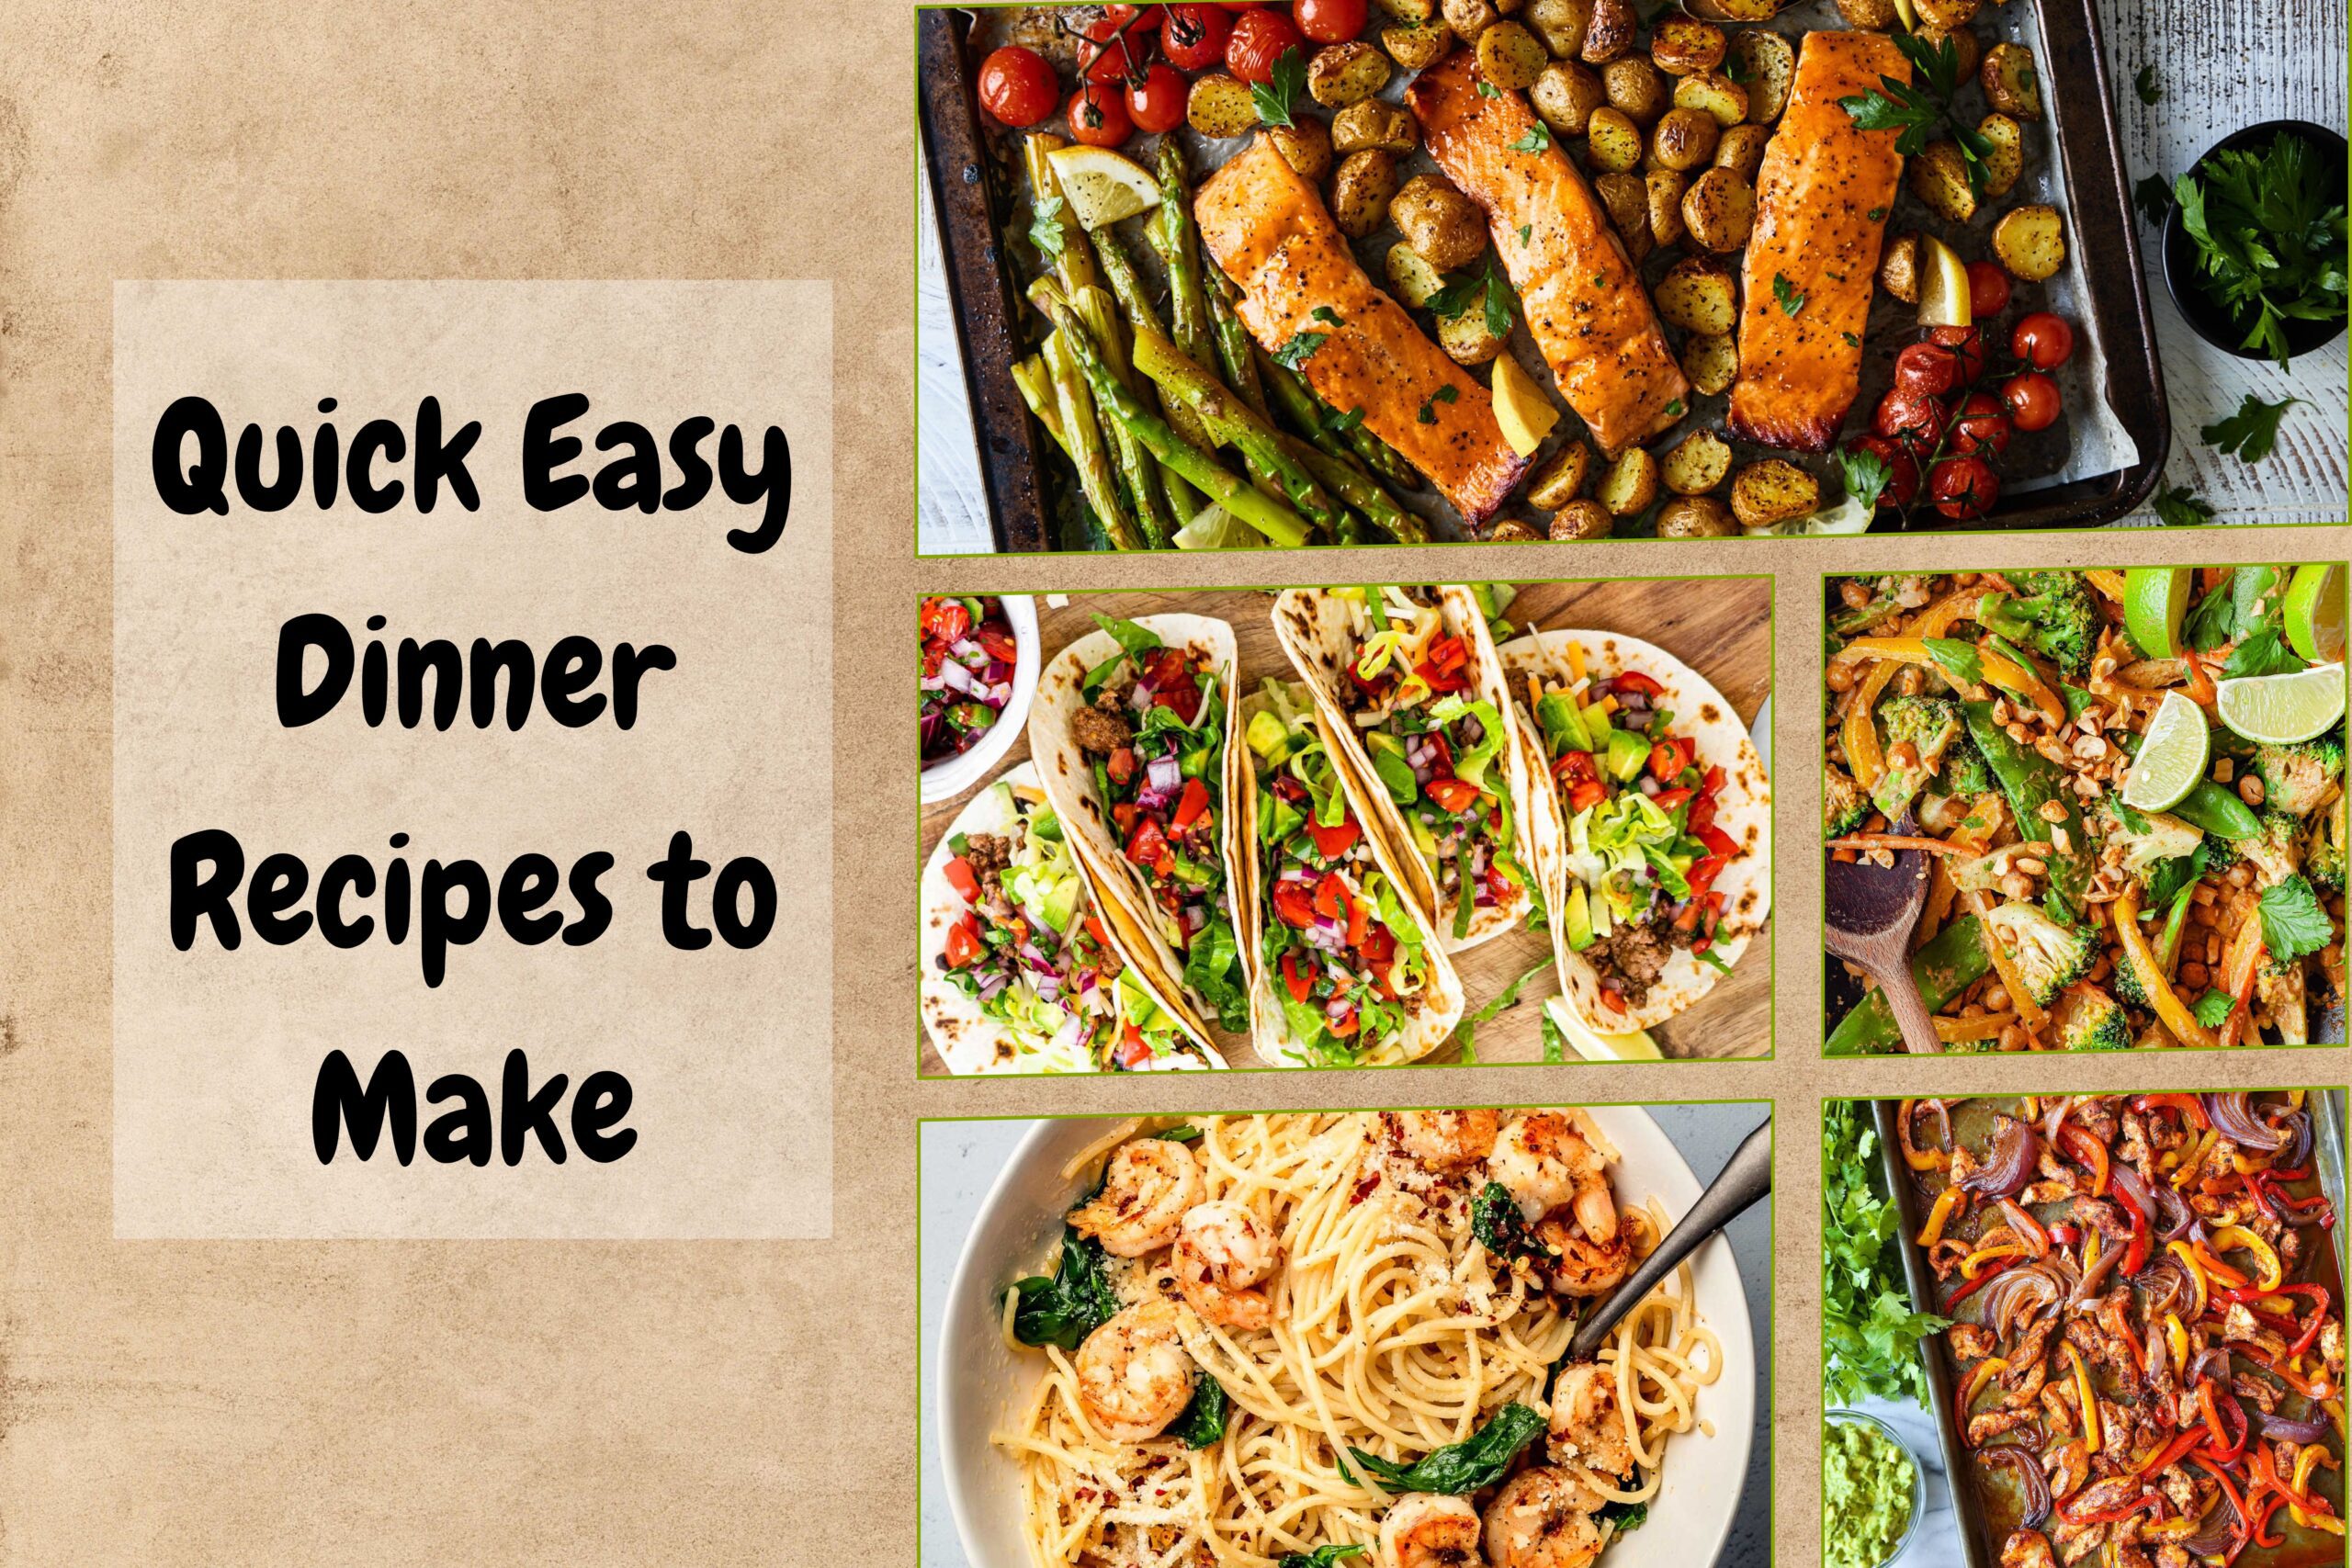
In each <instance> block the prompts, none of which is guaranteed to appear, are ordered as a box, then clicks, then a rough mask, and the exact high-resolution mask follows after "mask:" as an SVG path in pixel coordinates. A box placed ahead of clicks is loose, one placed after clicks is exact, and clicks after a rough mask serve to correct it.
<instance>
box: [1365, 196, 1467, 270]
mask: <svg viewBox="0 0 2352 1568" xmlns="http://www.w3.org/2000/svg"><path fill="white" fill-rule="evenodd" d="M1388 216H1389V217H1390V218H1391V219H1392V220H1395V221H1396V224H1397V231H1398V232H1399V233H1401V234H1403V235H1404V236H1405V243H1407V244H1408V245H1410V246H1412V247H1413V249H1415V250H1416V251H1419V253H1420V254H1421V259H1422V260H1423V261H1426V262H1428V263H1429V264H1430V265H1431V266H1433V267H1435V268H1437V269H1438V271H1440V272H1452V271H1453V270H1454V269H1455V268H1456V267H1464V266H1468V265H1470V264H1471V263H1472V262H1474V261H1476V260H1477V259H1478V253H1479V252H1481V251H1483V250H1485V249H1486V248H1487V215H1486V213H1485V212H1484V211H1483V210H1482V209H1480V208H1479V206H1478V204H1477V203H1476V202H1474V201H1472V200H1471V199H1470V198H1469V197H1466V196H1464V195H1463V194H1462V193H1461V192H1460V191H1458V190H1456V189H1454V187H1453V182H1452V181H1450V180H1448V179H1447V178H1446V177H1445V176H1444V175H1414V176H1413V177H1412V178H1411V179H1409V180H1407V181H1406V182H1405V188H1404V189H1402V190H1400V191H1398V192H1397V197H1396V199H1395V200H1393V201H1391V202H1390V203H1389V204H1388Z"/></svg>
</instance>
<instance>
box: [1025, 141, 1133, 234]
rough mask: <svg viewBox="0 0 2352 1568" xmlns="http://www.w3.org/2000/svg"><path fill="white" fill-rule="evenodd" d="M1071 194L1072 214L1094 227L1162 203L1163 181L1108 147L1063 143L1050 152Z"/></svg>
mask: <svg viewBox="0 0 2352 1568" xmlns="http://www.w3.org/2000/svg"><path fill="white" fill-rule="evenodd" d="M1046 162H1047V163H1049V164H1053V166H1054V177H1055V178H1056V179H1057V180H1059V181H1061V183H1062V194H1063V195H1064V196H1066V197H1069V210H1070V216H1071V217H1073V218H1076V219H1077V220H1078V225H1079V227H1080V228H1081V229H1085V230H1087V231H1093V230H1096V229H1100V228H1101V227H1103V225H1104V224H1105V223H1116V222H1117V221H1118V220H1120V219H1122V218H1133V217H1134V216H1135V215H1136V213H1138V212H1148V211H1150V210H1151V209H1153V208H1155V207H1158V206H1159V181H1158V180H1156V179H1154V178H1153V177H1152V175H1151V172H1150V171H1149V170H1148V169H1146V168H1145V167H1144V166H1143V165H1142V164H1138V163H1136V161H1135V160H1134V159H1133V158H1130V157H1128V156H1126V155H1125V153H1123V152H1113V151H1112V150H1111V149H1110V148H1108V147H1060V148H1057V149H1055V150H1054V151H1053V152H1048V153H1046Z"/></svg>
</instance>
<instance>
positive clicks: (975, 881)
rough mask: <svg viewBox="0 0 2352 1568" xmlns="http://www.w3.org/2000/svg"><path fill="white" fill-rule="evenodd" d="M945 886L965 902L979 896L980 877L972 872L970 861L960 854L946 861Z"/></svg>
mask: <svg viewBox="0 0 2352 1568" xmlns="http://www.w3.org/2000/svg"><path fill="white" fill-rule="evenodd" d="M947 886H950V887H953V888H954V889H956V896H957V897H960V898H962V899H964V900H965V901H966V902H967V903H968V902H970V901H971V900H972V899H974V898H977V897H979V896H980V879H979V878H978V877H977V876H975V875H973V874H972V863H971V862H970V861H967V860H966V859H965V858H964V857H963V856H962V855H957V856H956V858H955V859H953V860H951V861H949V862H948V863H947Z"/></svg>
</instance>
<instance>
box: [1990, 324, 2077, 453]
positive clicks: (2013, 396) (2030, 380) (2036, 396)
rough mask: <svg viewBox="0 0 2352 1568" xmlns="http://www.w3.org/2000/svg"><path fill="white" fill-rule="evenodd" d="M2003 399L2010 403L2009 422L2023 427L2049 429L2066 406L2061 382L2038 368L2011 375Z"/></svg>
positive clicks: (2056, 421) (2002, 393)
mask: <svg viewBox="0 0 2352 1568" xmlns="http://www.w3.org/2000/svg"><path fill="white" fill-rule="evenodd" d="M2051 319H2052V321H2055V320H2056V319H2057V318H2056V317H2054V316H2053V317H2052V318H2051ZM2001 400H2002V401H2003V402H2005V403H2007V404H2008V405H2009V423H2012V424H2014V425H2016V426H2017V427H2018V429H2019V430H2047V429H2049V428H2050V427H2051V426H2052V425H2053V424H2055V423H2058V412H2059V410H2060V409H2061V408H2062V407H2064V400H2063V399H2062V398H2060V397H2059V395H2058V383H2057V382H2055V381H2053V380H2052V379H2051V378H2049V377H2047V376H2044V375H2042V374H2041V372H2040V371H2038V370H2028V371H2026V372H2024V373H2023V374H2021V375H2017V376H2012V377H2010V378H2009V380H2008V384H2007V386H2005V387H2003V388H2002V389H2001Z"/></svg>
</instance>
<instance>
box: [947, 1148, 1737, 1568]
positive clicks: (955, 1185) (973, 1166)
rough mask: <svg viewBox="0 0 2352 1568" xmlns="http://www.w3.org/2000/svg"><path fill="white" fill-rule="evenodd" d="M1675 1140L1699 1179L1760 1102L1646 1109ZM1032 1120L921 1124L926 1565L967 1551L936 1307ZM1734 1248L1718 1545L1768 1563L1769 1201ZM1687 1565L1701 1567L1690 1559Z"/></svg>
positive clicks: (956, 1561)
mask: <svg viewBox="0 0 2352 1568" xmlns="http://www.w3.org/2000/svg"><path fill="white" fill-rule="evenodd" d="M1645 1109H1646V1110H1647V1111H1649V1113H1650V1115H1651V1116H1652V1117H1653V1118H1654V1119H1655V1120H1656V1121H1657V1124H1658V1126H1659V1127H1660V1128H1661V1129H1662V1130H1663V1131H1664V1132H1665V1133H1666V1134H1667V1136H1668V1137H1669V1138H1671V1139H1673V1140H1674V1145H1675V1147H1676V1148H1677V1149H1678V1150H1679V1151H1680V1152H1681V1155H1682V1157H1683V1158H1684V1159H1685V1160H1687V1161H1689V1162H1690V1165H1691V1173H1692V1174H1693V1175H1695V1176H1697V1177H1698V1179H1699V1180H1700V1183H1701V1184H1702V1186H1703V1185H1704V1184H1705V1183H1707V1182H1709V1181H1712V1180H1713V1179H1714V1177H1715V1173H1716V1172H1717V1171H1720V1170H1721V1169H1722V1168H1723V1167H1724V1161H1725V1160H1727V1159H1729V1158H1730V1157H1731V1154H1732V1151H1733V1150H1734V1149H1736V1148H1737V1147H1738V1146H1739V1143H1740V1140H1741V1139H1742V1138H1745V1137H1746V1136H1747V1134H1748V1131H1749V1130H1750V1129H1751V1128H1753V1127H1754V1126H1755V1125H1756V1124H1757V1122H1758V1120H1759V1118H1760V1115H1761V1112H1762V1111H1763V1107H1762V1106H1760V1105H1757V1104H1751V1103H1739V1104H1730V1105H1653V1106H1649V1107H1646V1108H1645ZM1030 1126H1031V1123H1030V1122H970V1121H949V1122H924V1123H923V1124H922V1200H921V1203H922V1420H923V1436H922V1568H964V1563H965V1557H964V1551H963V1547H962V1545H961V1543H960V1542H959V1541H958V1540H956V1520H955V1517H954V1515H953V1514H952V1513H951V1512H950V1511H949V1509H948V1506H947V1494H946V1489H945V1485H944V1482H943V1481H942V1480H941V1477H940V1470H939V1443H938V1434H937V1432H936V1431H935V1430H934V1427H935V1424H936V1413H935V1408H934V1406H933V1399H932V1390H933V1387H934V1386H935V1385H934V1381H933V1376H932V1361H933V1356H934V1355H935V1354H936V1352H937V1347H938V1340H939V1306H940V1303H941V1301H942V1299H943V1298H944V1296H945V1294H946V1291H947V1284H948V1280H949V1279H950V1278H951V1277H952V1276H953V1275H954V1273H955V1270H956V1255H957V1253H958V1252H959V1251H960V1250H961V1248H962V1247H963V1242H964V1236H965V1234H966V1233H967V1231H968V1230H969V1229H970V1228H971V1224H972V1219H973V1216H974V1215H975V1214H976V1213H978V1210H979V1206H980V1201H981V1200H982V1199H983V1198H985V1197H986V1196H987V1195H988V1190H989V1183H991V1182H992V1181H994V1180H995V1179H996V1174H997V1172H998V1171H999V1170H1000V1169H1001V1168H1003V1165H1004V1162H1005V1160H1006V1159H1007V1158H1009V1157H1010V1156H1011V1155H1012V1149H1013V1145H1016V1144H1018V1143H1019V1142H1020V1141H1021V1138H1022V1136H1023V1134H1025V1133H1027V1131H1028V1130H1029V1128H1030ZM1724 1235H1725V1236H1726V1237H1728V1238H1729V1240H1730V1242H1731V1249H1732V1255H1733V1256H1734V1257H1735V1258H1737V1259H1738V1261H1739V1274H1740V1283H1741V1285H1742V1287H1743V1288H1744V1289H1745V1291H1746V1292H1747V1312H1748V1317H1749V1319H1750V1321H1751V1322H1752V1323H1753V1325H1754V1326H1755V1331H1756V1345H1757V1351H1758V1357H1759V1361H1758V1366H1757V1367H1756V1369H1755V1376H1756V1408H1757V1410H1758V1413H1759V1415H1758V1431H1757V1433H1756V1441H1755V1445H1754V1447H1753V1448H1752V1450H1750V1452H1749V1455H1748V1461H1747V1475H1746V1476H1745V1477H1743V1478H1742V1487H1743V1490H1742V1491H1741V1493H1740V1498H1739V1512H1738V1515H1737V1517H1736V1518H1735V1519H1734V1520H1733V1521H1732V1529H1731V1535H1730V1538H1729V1539H1728V1540H1726V1541H1725V1542H1724V1553H1723V1556H1722V1557H1721V1558H1719V1559H1717V1562H1719V1563H1720V1564H1721V1565H1722V1568H1769V1565H1770V1562H1771V1473H1772V1472H1771V1457H1770V1455H1771V1427H1770V1416H1769V1415H1766V1414H1763V1413H1766V1412H1769V1411H1770V1409H1771V1389H1772V1371H1771V1365H1770V1358H1771V1346H1772V1317H1771V1314H1772V1302H1771V1293H1772V1285H1771V1262H1772V1241H1771V1220H1770V1205H1769V1204H1758V1205H1757V1206H1756V1207H1755V1208H1753V1209H1750V1210H1749V1211H1748V1212H1747V1213H1745V1214H1742V1215H1741V1216H1740V1217H1739V1218H1738V1219H1736V1220H1735V1221H1733V1222H1732V1224H1731V1225H1730V1226H1729V1227H1728V1228H1727V1229H1726V1230H1725V1231H1724ZM1690 1568H1707V1565H1706V1564H1704V1563H1696V1562H1694V1563H1692V1564H1691V1565H1690Z"/></svg>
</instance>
